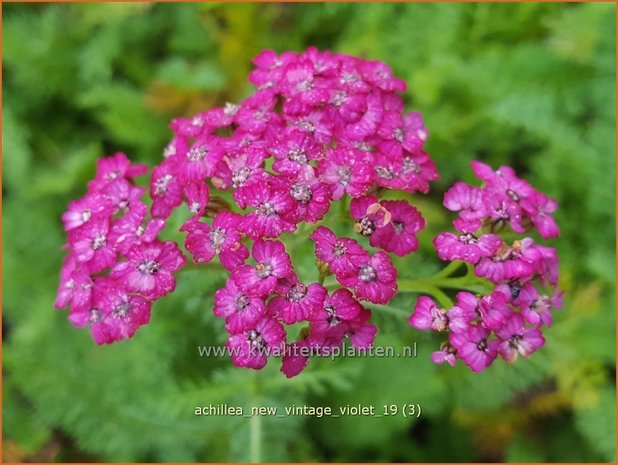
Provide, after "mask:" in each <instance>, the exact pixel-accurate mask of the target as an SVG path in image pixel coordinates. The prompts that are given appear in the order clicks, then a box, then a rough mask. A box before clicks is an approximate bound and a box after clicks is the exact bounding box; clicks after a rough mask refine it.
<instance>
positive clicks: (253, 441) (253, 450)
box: [249, 372, 262, 463]
mask: <svg viewBox="0 0 618 465" xmlns="http://www.w3.org/2000/svg"><path fill="white" fill-rule="evenodd" d="M258 376H259V374H258V373H255V372H254V373H253V382H252V390H251V394H252V395H251V406H252V407H259V405H258V403H259V400H260V381H259V378H258ZM249 461H250V462H251V463H260V462H261V461H262V418H261V416H260V415H252V416H251V419H250V420H249Z"/></svg>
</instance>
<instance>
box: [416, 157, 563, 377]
mask: <svg viewBox="0 0 618 465" xmlns="http://www.w3.org/2000/svg"><path fill="white" fill-rule="evenodd" d="M472 166H473V169H474V172H475V174H476V175H477V177H479V178H480V179H481V180H482V181H484V185H483V187H473V186H470V185H467V184H464V183H461V182H458V183H455V185H454V186H453V187H452V188H451V189H449V190H448V191H447V193H446V194H445V196H444V205H445V206H446V207H447V208H448V209H449V210H451V211H456V212H458V213H459V217H458V218H457V219H456V220H455V221H454V222H453V224H454V225H455V228H456V229H457V230H458V233H457V234H453V233H450V232H443V233H440V234H438V235H437V236H436V237H435V239H434V245H435V247H436V250H437V252H438V256H439V257H440V259H442V260H462V261H465V262H467V263H469V264H471V265H473V266H474V273H475V274H476V276H478V277H482V278H485V279H487V280H489V281H491V282H492V283H493V284H494V290H493V292H492V293H491V294H489V295H485V296H475V295H473V294H471V293H469V292H459V293H458V294H457V301H456V303H455V305H454V306H453V307H452V308H449V309H443V308H440V307H439V306H438V305H437V304H436V303H435V302H434V301H433V300H432V299H431V298H429V297H427V296H422V297H420V298H419V300H418V302H417V304H416V306H415V308H414V312H413V314H412V315H411V316H410V318H409V323H410V325H411V326H413V327H415V328H417V329H421V330H433V331H437V332H448V342H447V343H445V344H443V347H442V349H441V350H440V351H438V352H434V353H433V354H432V359H433V360H434V362H436V363H443V362H447V363H449V364H450V365H455V362H456V359H457V358H460V359H462V360H463V361H464V363H465V364H466V365H468V366H469V367H470V368H471V369H472V370H473V371H481V370H483V369H485V368H486V367H487V366H489V365H490V364H491V363H492V362H493V361H494V359H495V358H496V357H497V356H498V354H500V355H501V356H502V358H504V359H505V360H507V361H509V362H512V361H514V360H515V359H516V358H517V356H518V354H519V355H521V356H523V357H528V356H529V355H531V354H532V353H533V352H534V351H536V350H537V349H538V348H539V347H541V346H542V345H543V344H544V342H545V340H544V338H543V334H542V327H543V326H550V325H551V323H552V314H551V310H552V308H560V307H561V306H562V293H561V292H559V291H558V289H557V284H558V256H557V254H556V250H555V249H553V248H550V247H546V246H543V245H540V244H536V243H535V241H534V239H532V238H531V237H524V238H520V239H517V240H515V241H513V242H512V243H511V244H507V243H505V242H504V241H503V239H502V238H501V237H500V236H498V235H496V234H493V233H491V232H489V233H485V230H489V231H496V227H497V226H500V225H502V226H503V225H505V224H509V225H510V226H511V228H512V229H513V230H514V231H515V232H518V233H522V232H524V231H526V230H528V229H531V228H533V227H535V228H536V229H537V230H538V232H539V234H540V235H541V237H543V238H549V237H555V236H557V235H558V234H559V230H558V227H557V225H556V223H555V221H554V219H553V218H552V217H551V213H552V212H553V211H554V210H555V209H556V206H557V204H556V202H555V201H554V200H552V199H550V198H548V197H547V196H545V195H544V194H542V193H540V192H538V191H536V190H535V189H534V188H533V187H532V186H530V185H529V184H528V183H527V182H525V181H523V180H521V179H519V178H517V177H516V175H515V172H514V171H513V169H512V168H510V167H506V166H503V167H500V168H499V169H498V170H497V171H493V170H492V169H491V168H490V167H489V166H487V165H485V164H483V163H480V162H472Z"/></svg>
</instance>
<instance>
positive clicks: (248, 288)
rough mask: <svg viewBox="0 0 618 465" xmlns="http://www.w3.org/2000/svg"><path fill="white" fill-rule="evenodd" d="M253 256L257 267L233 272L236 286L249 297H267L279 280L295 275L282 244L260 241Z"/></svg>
mask: <svg viewBox="0 0 618 465" xmlns="http://www.w3.org/2000/svg"><path fill="white" fill-rule="evenodd" d="M251 255H252V256H253V259H254V260H255V265H241V266H238V267H237V268H236V269H234V270H233V271H232V279H233V280H234V284H235V285H236V286H237V287H238V288H239V289H240V290H241V291H243V292H246V293H248V294H249V295H252V296H262V297H265V296H267V295H268V294H270V293H271V292H272V291H273V290H274V289H275V287H276V286H277V282H278V280H279V279H283V278H286V277H289V276H290V275H291V274H292V273H293V268H292V262H291V260H290V257H289V255H288V254H287V253H286V252H285V246H284V245H283V243H282V242H279V241H264V240H262V239H258V240H256V241H255V242H254V244H253V248H252V250H251Z"/></svg>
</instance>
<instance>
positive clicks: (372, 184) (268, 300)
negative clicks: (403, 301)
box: [150, 48, 438, 376]
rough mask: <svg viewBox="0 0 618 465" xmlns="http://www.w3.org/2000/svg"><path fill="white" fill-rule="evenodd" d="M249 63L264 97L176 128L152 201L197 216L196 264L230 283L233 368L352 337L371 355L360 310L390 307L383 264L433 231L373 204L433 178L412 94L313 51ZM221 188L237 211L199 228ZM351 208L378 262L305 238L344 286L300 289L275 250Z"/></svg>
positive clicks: (266, 55) (392, 283) (301, 359)
mask: <svg viewBox="0 0 618 465" xmlns="http://www.w3.org/2000/svg"><path fill="white" fill-rule="evenodd" d="M254 63H255V65H256V69H255V70H254V71H253V72H252V73H251V74H250V76H249V80H250V82H251V83H253V84H255V85H256V86H257V90H256V91H255V92H254V93H253V94H252V95H250V96H249V97H248V98H246V99H245V100H244V101H242V102H240V103H239V104H227V105H225V106H224V107H222V108H214V109H209V110H207V111H204V112H202V113H199V114H197V115H195V116H194V117H192V118H177V119H176V120H174V121H173V122H172V124H171V128H172V130H173V131H174V138H173V140H172V141H171V142H170V144H169V145H168V147H167V149H166V152H165V155H166V157H165V159H164V161H163V162H162V163H161V164H160V165H159V166H157V167H156V168H155V169H154V173H153V176H152V179H151V183H150V193H151V195H152V198H153V206H152V215H153V216H154V217H155V218H161V219H164V218H166V217H167V216H169V215H170V214H171V212H172V210H173V209H175V208H176V207H178V206H179V205H181V203H182V202H183V201H185V202H186V203H187V205H188V207H189V209H190V211H191V212H193V214H194V216H193V217H192V218H191V219H189V220H188V221H187V222H186V223H185V225H184V226H183V227H182V230H183V231H185V232H186V233H187V237H186V241H185V246H186V248H187V250H188V251H189V252H190V253H191V255H192V257H193V260H194V261H195V262H196V263H206V262H209V261H210V260H212V259H213V257H214V256H216V255H217V256H219V259H220V261H221V263H222V265H223V266H224V267H225V268H226V269H227V270H228V271H229V272H230V278H229V280H228V281H227V283H226V285H225V287H224V288H223V289H220V290H219V291H217V293H216V296H215V307H214V313H215V315H216V316H218V317H221V318H224V319H225V321H226V325H225V326H226V330H227V331H228V332H229V339H228V347H229V348H230V353H231V354H232V358H233V360H234V363H235V364H236V365H238V366H245V367H251V368H258V369H259V368H261V367H263V366H264V365H265V364H266V363H267V359H268V357H267V355H268V354H269V353H271V352H273V349H275V348H280V347H282V346H284V347H287V348H296V346H299V345H302V346H306V347H308V346H311V347H313V348H317V347H323V346H329V347H334V346H338V345H341V344H343V340H344V338H345V337H349V338H350V340H351V343H352V344H353V345H355V346H357V347H367V346H369V345H371V343H372V342H373V338H374V335H375V332H376V329H375V327H374V326H373V325H371V324H370V323H369V322H368V320H369V316H370V312H369V310H367V309H364V308H363V307H362V306H361V305H360V304H359V302H358V301H359V300H365V301H369V302H374V303H386V302H388V301H389V300H390V299H391V298H392V297H393V296H394V295H395V293H396V290H397V282H396V275H397V273H396V270H395V269H394V267H393V265H392V262H391V260H390V258H389V256H388V254H387V253H386V252H392V253H395V254H397V255H400V256H401V255H405V254H408V253H410V252H412V251H413V250H415V249H416V248H417V247H418V242H417V240H416V233H417V232H418V231H420V230H421V229H422V228H423V227H424V225H425V222H424V220H423V218H422V217H421V215H420V213H419V212H418V211H417V210H416V209H415V208H414V207H413V206H411V205H409V204H408V203H407V202H406V201H403V200H393V201H383V202H381V203H380V202H379V201H378V200H377V198H376V197H374V196H373V195H371V193H372V192H376V191H378V190H380V189H384V188H388V189H398V190H403V191H406V192H427V190H428V189H429V182H430V181H433V180H435V179H436V178H437V176H438V175H437V171H436V168H435V165H434V163H433V161H432V160H431V159H430V158H429V156H428V155H427V153H426V152H424V151H423V145H424V141H425V139H426V138H427V135H428V134H427V130H426V129H425V127H424V125H423V122H422V119H421V116H420V114H418V113H415V112H412V113H407V114H406V113H404V112H403V109H404V108H403V101H402V99H401V97H400V96H398V95H397V92H401V91H403V90H405V88H406V86H405V83H404V82H403V81H401V80H400V79H397V78H395V77H393V75H392V72H391V70H390V69H389V68H388V67H387V66H386V65H385V64H383V63H381V62H377V61H365V60H361V59H358V58H355V57H351V56H346V55H341V54H334V53H330V52H319V51H318V50H317V49H315V48H310V49H308V50H307V51H306V52H304V53H294V52H285V53H283V54H281V55H277V54H275V53H274V52H272V51H264V52H262V53H260V55H258V56H257V57H256V58H255V60H254ZM214 190H216V191H218V192H219V193H221V192H222V191H229V192H231V198H232V199H233V202H234V204H235V205H234V206H232V207H231V208H227V209H225V210H223V211H222V210H221V209H220V208H219V209H215V210H218V211H217V212H215V215H214V219H213V220H212V223H208V222H205V221H203V220H202V217H203V216H209V215H211V213H210V212H208V211H207V208H209V200H210V193H211V191H213V192H214ZM346 197H352V198H353V199H354V200H353V203H352V215H353V217H354V219H356V220H357V231H359V232H360V233H361V234H362V235H364V236H370V241H371V245H372V246H374V247H377V248H379V249H381V250H380V251H378V252H376V253H374V254H373V255H371V254H370V253H369V252H368V251H367V250H365V249H364V248H363V247H362V245H361V244H359V243H358V242H357V241H356V240H354V239H351V238H337V237H336V236H335V234H334V233H333V232H332V231H331V230H329V229H327V228H326V227H318V228H317V229H316V230H315V231H314V232H313V234H312V235H311V237H312V238H313V240H314V241H315V246H316V255H317V257H318V258H319V260H320V262H321V266H322V268H323V270H322V271H323V274H328V273H334V275H335V277H336V279H337V281H338V282H339V283H340V284H341V285H342V286H343V288H341V289H338V290H335V291H334V292H332V293H330V294H329V293H328V292H327V289H326V288H325V287H324V286H323V285H322V284H320V283H318V282H314V283H310V284H306V283H303V282H301V280H300V279H299V277H298V276H297V274H296V272H295V270H294V267H293V265H292V261H291V259H290V257H289V255H288V253H287V251H286V249H285V246H284V243H283V242H281V241H278V240H273V239H277V238H279V237H280V236H281V235H282V234H283V233H291V232H294V231H296V229H297V226H298V225H299V224H300V223H312V224H315V223H318V222H319V221H321V220H322V219H323V218H324V217H325V215H326V214H327V213H328V212H329V210H330V207H331V204H332V202H334V201H339V200H341V199H345V198H346ZM341 201H345V200H341ZM211 203H212V202H211ZM231 210H235V211H234V212H233V211H231ZM205 212H206V213H205ZM322 277H323V276H322ZM299 322H305V323H308V324H309V325H308V328H307V330H306V331H305V332H304V333H303V337H302V340H300V341H293V342H287V341H286V330H285V326H284V325H292V324H295V323H299ZM286 353H287V352H286ZM307 361H308V357H306V356H294V355H289V354H288V355H287V356H286V355H284V356H283V371H284V372H285V373H286V375H288V376H293V375H295V374H297V373H298V372H300V371H301V370H302V369H303V368H304V366H305V365H306V363H307Z"/></svg>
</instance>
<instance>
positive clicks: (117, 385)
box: [3, 4, 615, 461]
mask: <svg viewBox="0 0 618 465" xmlns="http://www.w3.org/2000/svg"><path fill="white" fill-rule="evenodd" d="M4 15H5V18H4V26H5V27H4V30H3V42H4V50H3V51H4V63H3V71H4V73H3V74H4V82H3V86H4V87H3V91H4V92H3V95H4V107H3V122H4V126H3V127H4V131H3V170H4V177H3V180H4V220H5V221H4V225H5V231H4V235H3V237H4V239H3V240H4V243H3V246H4V260H3V269H4V276H5V278H4V282H3V287H4V289H5V297H4V315H5V319H4V322H5V338H4V349H5V351H4V354H5V367H4V369H5V372H6V373H7V376H6V377H5V384H4V387H3V388H4V394H5V395H4V404H5V405H4V406H5V409H4V425H5V427H4V434H5V442H6V443H7V444H9V445H10V447H8V448H6V450H5V454H9V453H10V454H13V455H10V456H8V459H10V460H19V459H25V458H36V459H37V460H49V459H52V458H56V459H60V460H73V459H76V460H80V459H81V460H83V459H84V457H86V458H89V459H91V460H117V461H120V460H122V461H130V460H142V461H143V460H149V461H159V460H160V461H165V460H168V461H169V460H171V461H192V460H201V461H215V460H221V461H224V460H256V461H257V460H264V461H266V460H269V461H273V460H297V461H303V460H305V461H307V460H317V461H320V460H330V461H355V460H364V461H367V460H371V461H373V460H375V461H378V460H379V461H432V460H433V461H461V460H484V459H491V460H513V461H530V460H532V461H542V460H581V461H589V460H608V461H609V460H614V456H615V451H614V437H615V434H614V423H615V419H614V414H613V412H614V410H615V409H614V405H615V386H614V384H613V380H612V379H613V371H612V370H613V369H614V368H613V367H614V365H615V358H614V346H615V334H614V326H615V324H614V323H615V316H614V311H613V309H614V299H613V294H614V279H615V269H614V257H615V255H614V242H615V241H614V239H615V233H614V231H613V229H612V228H611V226H610V225H613V224H614V223H615V221H614V219H615V218H614V195H615V192H614V177H613V176H614V171H615V166H614V157H613V154H614V152H615V147H614V145H613V144H614V126H615V114H614V108H615V97H614V95H613V90H614V82H615V72H614V70H615V61H614V60H615V59H614V57H615V50H614V42H613V37H614V24H615V10H614V6H613V5H607V4H585V5H547V4H521V5H491V4H478V5H476V4H463V5H401V4H363V5H355V4H324V5H321V4H306V5H304V4H298V5H279V4H271V5H253V4H246V5H216V4H208V5H198V4H187V5H165V4H157V5H143V4H101V5H46V6H39V5H9V6H8V7H7V6H5V7H4ZM67 25H68V26H69V27H67ZM273 29H276V30H277V31H279V34H277V36H276V37H274V36H273V35H272V34H270V31H271V30H273ZM307 45H316V46H319V47H321V48H331V49H333V50H336V51H340V52H344V53H351V54H356V55H360V56H365V57H368V58H372V59H380V60H382V61H385V62H387V63H389V64H390V65H391V66H392V67H393V68H394V71H395V74H397V75H399V76H401V77H403V78H404V79H406V80H407V81H408V82H409V83H410V88H411V91H410V94H411V95H414V99H415V100H414V107H415V108H418V109H419V110H421V111H422V112H423V114H424V115H425V116H426V124H427V126H428V128H429V129H430V131H431V133H432V137H431V139H430V141H429V144H430V146H429V151H430V152H431V153H432V155H433V157H434V159H435V160H436V163H437V165H438V169H439V170H440V172H441V174H442V179H441V181H440V183H439V186H438V188H435V189H433V194H432V196H433V198H431V199H429V200H427V201H421V202H420V207H419V208H420V209H421V210H422V212H423V215H424V216H425V218H427V219H428V224H429V226H428V230H427V231H426V232H425V234H424V235H422V236H421V237H419V239H420V241H421V251H424V252H426V253H422V254H418V255H419V256H418V257H415V260H417V268H415V269H413V270H408V271H407V273H408V274H409V277H410V279H414V278H417V277H419V276H426V275H428V274H431V272H432V271H436V270H437V269H438V268H439V263H438V262H437V260H432V259H429V258H423V257H433V256H434V251H433V247H432V245H431V242H430V241H431V238H432V237H433V236H434V235H435V234H436V233H437V232H438V231H441V230H444V229H445V227H446V225H447V223H448V221H449V218H448V217H447V215H445V214H444V213H443V212H442V211H441V209H438V208H437V207H436V206H435V205H438V204H439V201H440V199H441V196H442V193H443V191H444V189H445V188H446V186H448V185H450V184H451V183H452V182H453V180H454V179H456V178H459V177H462V173H467V172H468V169H467V166H468V163H469V161H470V160H471V159H473V158H481V159H485V160H487V161H488V162H489V163H491V164H493V165H499V164H511V165H513V166H515V167H516V168H517V169H518V171H519V172H521V173H522V174H523V175H524V176H525V177H527V178H528V179H530V180H531V182H532V183H533V184H536V185H542V186H544V188H545V189H546V190H547V192H548V194H550V195H551V196H552V197H554V198H557V199H558V200H559V202H560V204H561V209H560V210H559V211H558V213H557V219H558V222H559V224H560V225H561V228H562V238H561V240H560V241H559V244H558V248H559V254H560V257H561V265H562V266H561V276H562V282H561V287H562V288H564V289H565V290H566V291H567V293H568V296H569V298H568V300H567V301H566V304H565V309H564V311H563V313H561V314H559V315H556V320H557V321H556V323H555V325H554V326H553V327H552V328H551V329H550V330H549V335H550V339H549V341H550V342H549V344H548V345H547V347H546V349H545V350H544V351H543V352H542V353H539V354H537V355H536V356H535V357H534V358H533V359H531V360H530V361H529V363H526V364H515V365H510V366H495V367H492V369H490V370H488V371H487V372H485V373H482V374H481V375H477V376H470V374H469V373H468V372H467V371H466V370H464V369H461V368H462V367H457V368H456V369H454V370H452V371H449V370H446V369H442V368H441V367H436V366H433V364H431V362H430V361H429V360H427V358H428V357H427V355H428V351H429V350H433V349H432V347H433V346H434V345H435V344H436V342H435V341H433V339H432V338H431V337H429V336H425V335H420V336H419V335H417V334H416V333H413V332H411V331H409V330H407V329H405V328H406V325H405V319H406V318H407V316H408V315H409V313H410V311H411V308H412V304H413V302H414V301H415V296H414V295H411V294H408V295H406V296H403V297H398V299H397V300H396V301H394V302H393V303H392V304H391V307H390V311H388V312H381V313H378V312H375V316H376V317H378V318H380V321H378V324H379V326H380V327H381V328H384V331H382V332H381V334H382V335H381V336H380V338H379V339H378V341H377V343H379V344H381V345H393V346H395V347H402V346H404V345H410V344H412V343H413V342H415V340H414V338H417V339H416V342H418V346H419V351H420V353H419V357H418V358H417V359H396V358H391V359H358V358H357V359H354V360H346V359H339V360H337V361H336V362H334V363H333V362H331V361H330V360H323V361H321V360H318V361H317V363H314V362H312V366H311V367H309V368H308V369H307V371H306V372H305V373H303V375H302V376H301V377H298V378H294V379H293V380H290V381H287V380H285V379H283V378H281V377H280V376H275V375H276V373H274V371H275V370H276V369H275V368H273V369H270V368H267V370H265V371H263V372H260V373H257V374H256V373H247V372H244V371H240V370H234V369H230V368H228V365H229V362H228V361H227V360H225V359H215V358H199V357H198V354H197V353H196V346H198V345H204V344H209V343H213V342H214V343H223V342H224V341H223V340H222V337H221V336H220V335H221V334H222V333H223V331H222V324H221V323H220V322H219V321H215V320H214V319H213V318H212V316H211V315H210V310H211V308H212V293H213V291H214V290H215V289H217V288H219V287H221V285H222V284H223V282H224V280H225V276H224V275H223V274H218V273H215V272H213V273H211V274H209V275H208V279H205V278H204V273H197V272H193V271H188V272H186V274H185V275H184V276H183V279H182V280H180V282H179V288H178V290H177V292H176V293H175V294H174V295H172V296H169V297H168V298H166V299H165V300H163V301H161V302H160V303H158V304H157V306H156V309H155V313H154V314H155V318H154V319H153V321H152V323H151V325H150V327H149V331H145V332H143V334H139V335H138V336H137V337H136V338H134V339H133V340H132V341H130V342H129V343H127V344H124V345H122V346H118V347H105V348H96V347H92V346H91V342H90V341H89V340H88V338H87V337H86V336H85V335H84V334H82V333H80V332H77V331H74V330H72V329H71V328H70V327H69V326H68V325H67V324H66V322H65V320H64V315H61V314H59V313H56V314H54V313H52V312H51V310H50V309H51V304H52V302H53V296H54V294H55V287H56V278H57V269H58V267H59V265H60V260H61V255H62V254H61V251H60V250H59V244H61V243H63V238H62V232H61V226H60V223H59V220H58V219H59V216H60V214H61V212H62V211H63V210H64V207H65V205H66V202H67V200H68V199H70V198H74V197H77V196H79V195H81V190H82V187H81V186H82V185H83V184H84V183H85V181H86V180H87V179H89V178H90V177H92V174H93V166H94V160H95V159H96V158H97V157H99V156H101V155H103V154H106V153H111V152H113V151H115V150H117V149H121V150H123V151H125V152H127V153H129V154H130V156H131V158H132V159H133V160H135V161H144V162H151V163H154V162H156V161H157V160H158V159H159V158H160V156H161V151H162V150H163V147H164V144H165V143H166V141H167V139H168V138H169V133H168V132H167V130H166V129H165V126H166V124H167V121H169V120H170V119H171V117H172V116H173V115H176V114H186V115H190V114H192V113H194V112H195V111H198V110H200V109H202V108H205V107H208V106H212V105H218V104H221V103H222V102H224V101H226V100H232V101H235V100H238V99H239V98H241V97H243V96H244V95H246V92H247V91H248V88H247V87H246V85H245V76H246V74H247V71H248V66H249V59H250V57H252V56H254V55H255V54H256V52H257V51H259V50H260V49H263V48H268V47H270V48H274V49H277V50H283V49H289V48H294V49H298V50H300V49H304V48H305V47H306V46H307ZM127 122H130V123H127ZM464 177H465V175H464ZM417 203H418V201H417ZM172 221H176V222H177V224H176V226H179V225H180V223H181V221H182V218H172ZM173 226H174V225H172V227H171V228H170V229H173ZM176 229H177V228H176ZM54 250H55V251H57V252H56V253H54V254H51V252H50V251H54ZM48 257H49V258H48ZM187 328H194V329H193V330H192V331H187ZM271 368H272V367H271ZM386 380H388V381H386ZM359 386H362V389H360V388H359ZM219 402H221V403H228V404H230V405H242V406H245V407H247V406H249V405H256V404H257V405H264V406H268V405H278V406H281V407H282V406H284V405H291V404H300V405H302V404H307V405H330V406H333V407H338V406H343V405H347V404H350V405H353V404H358V403H362V404H372V405H384V404H397V405H400V404H402V403H406V402H412V403H418V404H420V405H422V407H423V415H422V416H421V418H420V419H411V418H403V417H399V416H398V417H392V418H386V417H385V418H382V419H373V418H362V417H361V418H359V417H342V418H338V419H335V418H330V419H326V418H322V419H318V418H303V417H287V418H270V417H261V418H258V419H257V420H256V419H251V420H250V421H248V420H247V419H244V418H235V417H213V418H207V417H194V416H193V410H194V407H195V406H196V405H204V404H216V403H219ZM445 443H449V444H452V447H450V448H449V449H445V447H444V444H445ZM266 445H268V446H266ZM7 451H8V452H7ZM84 454H91V455H88V456H86V455H84ZM5 459H7V457H5Z"/></svg>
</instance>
